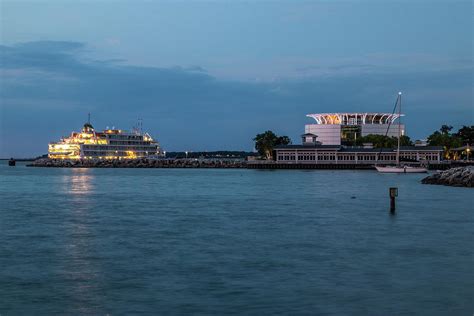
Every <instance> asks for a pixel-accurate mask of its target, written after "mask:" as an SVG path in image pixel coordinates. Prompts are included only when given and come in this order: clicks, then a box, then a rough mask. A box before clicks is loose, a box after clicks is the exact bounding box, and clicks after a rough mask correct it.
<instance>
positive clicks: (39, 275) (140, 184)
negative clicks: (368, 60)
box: [0, 162, 474, 315]
mask: <svg viewBox="0 0 474 316" xmlns="http://www.w3.org/2000/svg"><path fill="white" fill-rule="evenodd" d="M422 177H424V175H384V174H378V173H376V172H374V171H349V170H348V171H343V170H334V171H332V170H311V171H305V170H239V169H235V170H230V169H227V170H226V169H55V168H27V167H25V166H24V164H22V163H19V164H18V165H17V166H16V167H14V168H13V167H8V166H7V165H6V162H2V163H1V164H0V200H1V205H0V314H1V315H16V314H40V315H52V314H60V315H77V314H87V315H105V314H110V315H122V314H140V313H144V314H181V315H183V314H217V315H222V314H252V315H262V314H292V315H298V314H324V315H347V314H353V315H357V314H358V315H404V314H407V315H411V314H413V315H414V314H417V315H472V313H473V311H474V299H473V298H474V272H473V271H474V269H473V268H474V243H473V241H474V212H473V197H474V194H473V193H474V190H473V189H468V188H452V187H444V186H431V185H422V184H420V181H419V180H420V179H421V178H422ZM391 186H396V187H398V189H399V196H398V198H397V212H396V215H394V216H392V215H390V213H389V209H388V208H389V199H388V188H389V187H391Z"/></svg>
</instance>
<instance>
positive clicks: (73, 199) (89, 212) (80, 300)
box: [63, 168, 101, 314]
mask: <svg viewBox="0 0 474 316" xmlns="http://www.w3.org/2000/svg"><path fill="white" fill-rule="evenodd" d="M63 184H64V186H63V189H64V191H63V192H64V194H65V198H66V201H65V205H67V206H68V207H66V210H67V213H66V214H65V215H66V216H67V227H68V232H67V233H66V240H65V253H64V256H65V258H64V266H63V278H64V279H65V281H67V282H69V283H70V284H71V293H70V294H71V300H72V304H71V308H72V309H73V310H75V311H80V312H81V313H86V314H90V313H97V310H96V308H97V306H99V305H100V296H99V295H97V292H98V291H99V288H100V284H99V283H100V279H99V278H100V275H101V268H100V266H99V265H98V261H97V260H98V256H97V250H96V246H97V245H96V244H97V241H96V238H95V235H96V233H95V225H96V223H95V219H96V216H95V215H96V214H95V212H96V211H97V208H96V207H95V202H94V198H93V194H94V192H95V176H94V173H93V170H91V169H82V168H77V169H68V170H67V174H66V175H64V177H63Z"/></svg>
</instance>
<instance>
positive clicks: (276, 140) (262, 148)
mask: <svg viewBox="0 0 474 316" xmlns="http://www.w3.org/2000/svg"><path fill="white" fill-rule="evenodd" d="M253 140H254V141H255V149H256V150H257V151H258V152H259V154H260V155H262V156H263V157H265V159H272V158H273V148H274V147H275V146H278V145H288V144H291V139H290V138H289V137H288V136H278V135H276V134H275V133H273V132H272V131H266V132H264V133H262V134H257V136H255V138H254V139H253Z"/></svg>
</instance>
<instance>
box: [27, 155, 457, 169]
mask: <svg viewBox="0 0 474 316" xmlns="http://www.w3.org/2000/svg"><path fill="white" fill-rule="evenodd" d="M458 165H459V163H454V162H452V163H451V162H442V163H438V164H430V165H428V168H429V169H431V170H446V169H449V168H452V167H455V166H458ZM27 166H28V167H56V168H248V169H353V170H370V169H375V164H374V163H373V162H372V163H370V162H358V163H349V162H328V163H322V162H318V163H304V162H300V163H294V162H292V163H283V162H276V161H273V160H270V161H268V160H251V161H245V160H243V159H126V160H125V159H123V160H94V159H78V160H62V159H49V158H42V159H37V160H35V161H33V162H32V163H30V164H28V165H27Z"/></svg>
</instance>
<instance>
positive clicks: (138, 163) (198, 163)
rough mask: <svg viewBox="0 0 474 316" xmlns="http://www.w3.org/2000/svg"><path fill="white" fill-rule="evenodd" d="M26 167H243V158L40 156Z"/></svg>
mask: <svg viewBox="0 0 474 316" xmlns="http://www.w3.org/2000/svg"><path fill="white" fill-rule="evenodd" d="M27 166H28V167H56V168H245V167H246V162H245V161H243V160H235V161H234V160H210V159H209V160H206V159H200V160H194V159H163V160H160V159H158V160H149V159H124V160H118V159H107V160H92V159H77V160H62V159H49V158H41V159H37V160H35V161H33V162H32V163H31V164H29V165H27Z"/></svg>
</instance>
